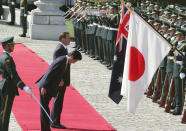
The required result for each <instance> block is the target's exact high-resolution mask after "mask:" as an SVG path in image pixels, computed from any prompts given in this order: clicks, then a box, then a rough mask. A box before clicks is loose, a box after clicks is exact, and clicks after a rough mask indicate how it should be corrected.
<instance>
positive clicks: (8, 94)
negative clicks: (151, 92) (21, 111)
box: [0, 37, 32, 131]
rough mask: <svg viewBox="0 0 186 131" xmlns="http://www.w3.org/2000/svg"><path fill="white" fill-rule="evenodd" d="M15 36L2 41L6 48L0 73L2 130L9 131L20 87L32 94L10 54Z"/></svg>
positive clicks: (0, 123)
mask: <svg viewBox="0 0 186 131" xmlns="http://www.w3.org/2000/svg"><path fill="white" fill-rule="evenodd" d="M13 39H14V37H9V38H6V39H4V40H2V41H0V43H1V44H2V47H3V49H4V51H3V53H2V55H1V56H0V74H1V76H2V80H1V82H0V98H1V100H0V131H8V125H9V118H10V113H11V109H12V105H13V101H14V98H15V96H16V95H19V93H18V89H17V88H20V89H24V90H25V91H26V92H27V93H29V94H30V95H32V91H31V89H30V87H28V86H26V85H25V84H24V83H23V81H22V80H21V78H20V77H19V75H18V73H17V71H16V67H15V63H14V60H13V58H12V56H11V55H10V53H11V52H13V50H14V42H13Z"/></svg>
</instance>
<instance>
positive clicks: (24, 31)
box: [20, 16, 27, 34]
mask: <svg viewBox="0 0 186 131" xmlns="http://www.w3.org/2000/svg"><path fill="white" fill-rule="evenodd" d="M20 20H21V26H22V29H23V34H26V33H27V16H20Z"/></svg>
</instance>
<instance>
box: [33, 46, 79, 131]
mask: <svg viewBox="0 0 186 131" xmlns="http://www.w3.org/2000/svg"><path fill="white" fill-rule="evenodd" d="M81 59H82V56H81V53H80V52H79V51H76V50H75V51H73V52H71V53H70V54H69V57H68V56H59V57H57V58H56V59H54V61H53V62H52V64H51V65H50V67H49V68H48V70H47V72H46V73H45V74H44V75H43V76H42V77H41V78H40V79H39V80H38V81H37V82H36V84H37V85H38V87H39V91H40V102H41V104H42V105H43V107H44V108H45V109H46V111H47V112H48V114H50V110H49V102H50V100H51V98H52V97H54V98H56V97H57V95H59V91H60V90H61V89H62V88H64V85H65V82H63V81H62V80H64V78H65V77H66V76H65V73H66V70H67V69H68V64H71V63H75V62H77V61H78V60H81ZM40 117H41V131H50V123H49V119H48V117H47V116H46V114H45V113H44V111H43V110H42V109H41V114H40ZM54 122H55V121H54ZM52 124H55V123H52ZM59 128H61V129H66V127H65V126H63V125H60V126H59Z"/></svg>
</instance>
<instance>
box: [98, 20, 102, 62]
mask: <svg viewBox="0 0 186 131" xmlns="http://www.w3.org/2000/svg"><path fill="white" fill-rule="evenodd" d="M96 21H97V30H96V42H97V45H98V58H99V60H101V61H102V58H103V55H102V54H103V52H102V50H101V48H100V47H101V30H102V29H101V24H102V21H101V19H100V16H97V17H96Z"/></svg>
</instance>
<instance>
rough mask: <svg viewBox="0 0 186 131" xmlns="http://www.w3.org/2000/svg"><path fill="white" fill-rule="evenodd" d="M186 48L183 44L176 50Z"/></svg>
mask: <svg viewBox="0 0 186 131" xmlns="http://www.w3.org/2000/svg"><path fill="white" fill-rule="evenodd" d="M185 47H186V43H183V44H182V45H181V46H180V47H179V48H178V50H182V49H183V48H185Z"/></svg>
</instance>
